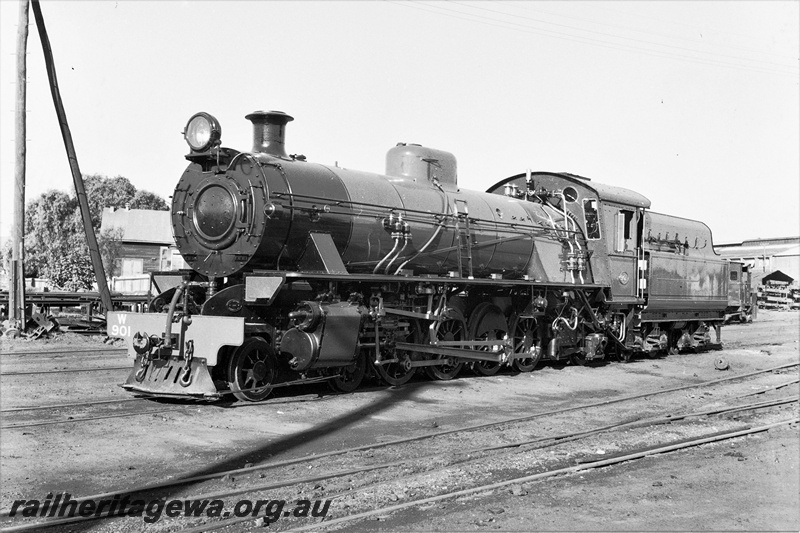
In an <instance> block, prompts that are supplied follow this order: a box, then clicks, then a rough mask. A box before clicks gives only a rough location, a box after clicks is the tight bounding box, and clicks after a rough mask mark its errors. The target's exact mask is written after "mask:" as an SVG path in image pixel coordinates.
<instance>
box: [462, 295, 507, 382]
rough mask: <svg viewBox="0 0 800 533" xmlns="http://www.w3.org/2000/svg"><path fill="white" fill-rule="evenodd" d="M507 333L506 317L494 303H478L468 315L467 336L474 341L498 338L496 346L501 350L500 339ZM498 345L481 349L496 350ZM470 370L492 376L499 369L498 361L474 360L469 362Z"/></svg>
mask: <svg viewBox="0 0 800 533" xmlns="http://www.w3.org/2000/svg"><path fill="white" fill-rule="evenodd" d="M507 334H508V326H507V325H506V317H505V316H503V312H502V311H501V310H500V308H499V307H497V306H496V305H494V304H490V303H488V302H483V303H481V304H479V305H478V306H477V307H476V308H475V310H474V311H472V314H471V315H470V317H469V337H470V338H471V339H473V340H476V341H485V340H499V341H501V342H500V343H498V347H499V348H500V350H502V341H503V339H504V338H505V336H506V335H507ZM498 347H490V346H484V347H482V348H480V349H481V350H482V351H487V352H490V351H497V348H498ZM493 348H494V349H493ZM470 367H471V368H472V371H473V372H475V373H476V374H477V375H479V376H494V375H495V374H497V373H498V372H499V371H500V363H499V362H492V361H475V362H474V363H471V364H470Z"/></svg>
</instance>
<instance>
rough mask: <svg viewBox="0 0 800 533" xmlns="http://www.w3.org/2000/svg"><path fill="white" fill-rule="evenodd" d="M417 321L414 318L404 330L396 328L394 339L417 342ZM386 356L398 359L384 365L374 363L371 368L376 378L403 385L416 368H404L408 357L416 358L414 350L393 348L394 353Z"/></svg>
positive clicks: (418, 329) (387, 382)
mask: <svg viewBox="0 0 800 533" xmlns="http://www.w3.org/2000/svg"><path fill="white" fill-rule="evenodd" d="M420 336H421V335H420V328H419V323H418V322H417V321H416V320H412V321H410V323H409V325H408V328H407V329H406V330H398V332H397V333H396V334H395V337H394V338H395V341H398V342H410V343H412V344H417V343H419V340H420ZM388 357H390V358H392V359H394V358H395V357H396V358H397V359H398V362H396V363H388V364H385V365H375V364H373V366H372V368H373V369H374V370H375V373H376V374H377V375H378V378H379V379H380V380H381V381H382V382H383V383H385V384H386V385H391V386H393V387H397V386H399V385H404V384H405V383H408V381H409V380H410V379H411V378H412V377H413V376H414V372H415V371H416V368H406V365H405V362H406V361H408V360H409V359H416V352H409V351H406V350H395V352H394V355H389V356H388Z"/></svg>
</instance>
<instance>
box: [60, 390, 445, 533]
mask: <svg viewBox="0 0 800 533" xmlns="http://www.w3.org/2000/svg"><path fill="white" fill-rule="evenodd" d="M434 384H435V382H430V381H422V380H421V381H416V382H410V383H407V384H405V385H403V386H400V387H376V389H377V390H378V391H379V392H382V393H383V394H381V397H380V398H378V399H376V400H375V401H374V402H371V403H369V404H368V405H365V406H363V407H360V408H357V409H354V410H351V411H349V412H346V413H344V414H342V415H340V416H337V417H335V418H331V419H328V420H326V421H324V422H323V423H321V424H318V425H316V426H314V427H312V428H309V429H306V430H303V431H298V432H296V433H293V434H291V435H286V436H283V437H278V438H276V439H274V440H270V442H268V443H264V444H263V445H260V446H256V447H253V448H250V449H248V450H246V451H244V452H241V453H236V454H232V455H230V456H228V457H227V458H225V459H223V460H220V461H214V462H213V464H209V465H208V466H206V467H203V468H199V469H195V470H191V471H188V472H184V473H182V474H179V475H177V476H175V477H173V478H171V479H170V481H171V482H172V481H175V482H180V481H181V480H184V479H186V480H188V479H192V478H196V477H200V476H206V475H212V474H217V473H220V472H224V471H227V470H236V469H239V468H242V467H243V466H244V465H245V464H247V463H252V464H253V465H258V464H260V463H261V462H262V461H265V460H267V459H274V458H276V457H278V456H280V455H283V454H286V453H287V452H290V451H292V450H294V449H296V448H299V447H303V448H308V446H309V444H310V443H314V442H317V441H320V440H321V439H324V438H325V437H327V436H330V435H331V434H334V433H339V434H341V432H342V431H343V430H346V429H347V428H348V427H350V426H353V425H355V424H357V423H359V422H363V421H364V420H366V419H367V418H369V417H371V416H374V415H377V414H380V413H382V412H384V411H387V410H388V409H390V408H392V407H394V406H396V405H397V403H398V402H402V401H411V402H415V403H431V402H430V401H428V400H423V399H419V398H416V396H417V394H419V393H420V392H422V391H423V390H424V389H426V388H428V387H429V386H431V385H434ZM449 386H456V387H458V386H459V385H458V384H457V382H455V381H454V382H452V383H451V384H450V385H449ZM363 392H368V391H367V390H364V391H363ZM330 394H331V395H337V394H335V393H332V392H331V393H330ZM351 394H353V393H351ZM162 401H164V400H162ZM245 405H247V404H245ZM249 405H253V406H254V407H255V406H258V405H260V406H261V407H262V408H268V407H269V404H268V403H267V404H249ZM254 421H255V419H254ZM256 423H258V422H256ZM363 444H367V443H366V442H365V443H363ZM375 444H377V441H376V442H375ZM209 455H210V454H209ZM234 475H235V473H234ZM205 482H206V481H189V482H187V483H183V484H178V485H175V486H172V487H165V488H148V487H145V488H143V489H141V490H137V491H131V492H129V491H125V490H120V491H117V492H115V494H119V495H120V496H121V497H125V496H129V497H130V499H131V500H137V499H142V500H144V501H150V500H154V499H167V500H169V499H171V498H173V497H177V496H181V497H184V498H185V497H186V496H185V495H186V494H187V492H189V490H190V489H191V488H192V487H194V486H197V485H201V484H203V483H205ZM157 483H159V481H154V482H153V484H157ZM96 526H97V523H96V522H95V523H91V522H87V523H82V524H73V525H71V526H70V530H71V531H89V530H91V529H93V528H94V527H96Z"/></svg>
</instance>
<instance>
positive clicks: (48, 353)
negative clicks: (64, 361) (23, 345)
mask: <svg viewBox="0 0 800 533" xmlns="http://www.w3.org/2000/svg"><path fill="white" fill-rule="evenodd" d="M125 352H127V348H118V347H117V348H115V347H110V346H109V347H100V348H74V349H73V348H65V347H59V348H53V349H47V350H15V351H0V356H2V357H3V361H4V364H5V363H6V362H7V360H8V359H7V358H8V357H19V356H26V357H31V356H32V357H50V358H59V357H76V356H77V357H80V356H85V355H86V354H89V355H108V354H123V353H125Z"/></svg>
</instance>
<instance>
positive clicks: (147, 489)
mask: <svg viewBox="0 0 800 533" xmlns="http://www.w3.org/2000/svg"><path fill="white" fill-rule="evenodd" d="M798 365H800V363H789V364H785V365H779V366H776V367H771V368H768V369H763V370H758V371H754V372H749V373H746V374H739V375H736V376H730V377H726V378H720V379H717V380H712V381H707V382H701V383H694V384H690V385H684V386H680V387H674V388H671V389H664V390H661V391H654V392H648V393H642V394H636V395H630V396H626V397H621V398H616V399H611V400H604V401H602V402H596V403H592V404H583V405H580V406H573V407H567V408H562V409H557V410H553V411H547V412H543V413H537V414H534V415H526V416H524V417H518V418H511V419H506V420H502V421H499V422H490V423H485V424H478V425H474V426H467V427H463V428H455V429H451V430H444V431H439V432H436V433H429V434H425V435H418V436H414V437H406V438H402V439H396V440H392V441H386V442H381V443H373V444H366V445H362V446H356V447H352V448H347V449H341V450H334V451H331V452H326V453H321V454H317V455H313V456H303V457H299V458H296V459H287V460H284V461H279V462H275V463H269V464H264V465H255V466H252V467H245V468H237V469H233V470H225V471H221V472H217V473H213V474H204V475H201V476H193V477H188V478H184V479H174V480H170V481H163V482H158V483H152V484H148V485H140V486H138V487H132V488H130V489H127V490H117V491H111V492H105V493H100V494H94V495H90V496H83V497H81V498H77V501H78V502H81V501H85V500H89V499H92V500H101V499H107V498H111V497H113V496H116V495H120V494H135V493H146V492H152V491H155V490H158V489H164V488H168V487H175V486H181V485H187V484H190V483H196V482H200V481H207V480H210V479H215V478H221V477H224V476H225V475H229V474H233V475H242V474H248V473H251V472H255V471H259V470H267V469H272V468H279V467H283V466H290V465H293V464H299V463H304V462H310V461H315V460H318V459H323V458H327V457H332V456H336V455H344V454H347V453H351V452H357V451H364V450H369V449H376V448H383V447H388V446H393V445H398V444H404V443H408V442H414V441H419V440H424V439H428V438H435V437H438V436H443V435H449V434H453V433H460V432H467V431H475V430H478V429H484V428H489V427H493V426H500V425H503V424H509V423H515V422H524V421H527V420H532V419H535V418H540V417H544V416H549V415H553V414H561V413H565V412H570V411H575V410H580V409H585V408H591V407H601V406H605V405H609V404H613V403H620V402H623V401H627V400H632V399H639V398H643V397H648V396H654V395H659V394H663V393H669V392H675V391H679V390H685V389H689V388H696V387H701V386H705V385H709V384H716V383H720V382H726V381H733V380H736V379H741V378H745V377H749V376H753V375H758V374H763V373H767V372H773V371H775V370H780V369H783V368H788V367H792V366H798ZM761 403H763V402H759V404H761ZM685 416H691V414H686V415H685ZM698 416H700V415H698ZM677 419H678V418H677V415H676V416H673V417H672V418H669V419H665V423H667V422H672V421H674V420H677ZM644 422H645V421H643V420H639V419H637V420H633V421H627V422H621V423H617V424H612V425H609V426H603V427H601V428H595V429H592V430H586V431H583V432H575V433H571V434H566V435H560V436H555V437H544V438H539V439H534V440H533V441H530V442H525V441H524V442H519V443H511V444H504V445H500V446H496V447H493V448H492V449H500V448H513V447H519V446H523V445H525V444H532V443H535V442H538V441H542V440H552V439H557V440H560V441H562V442H563V441H564V439H567V438H569V437H574V436H575V435H581V436H585V435H584V434H586V435H588V434H593V433H596V432H600V431H607V430H608V429H611V428H615V427H619V426H621V425H623V424H624V425H632V424H642V423H644ZM472 453H474V451H472ZM407 461H409V459H406V460H403V461H400V463H402V462H407ZM390 466H392V464H390V465H388V466H386V465H376V466H371V467H364V468H367V469H370V470H376V469H379V468H388V467H390ZM359 471H360V470H359ZM351 472H352V471H351ZM341 475H347V472H345V473H343V474H341ZM330 477H331V476H330V475H327V476H325V477H321V478H319V479H316V476H315V478H314V479H313V481H318V480H320V479H327V478H330ZM308 481H312V479H309V480H308ZM298 482H299V481H297V480H295V481H294V482H293V483H295V484H296V483H298ZM263 488H264V487H256V488H248V489H246V491H252V490H262V489H263ZM269 488H275V487H269ZM3 514H5V515H8V510H7V509H6V510H0V516H3ZM91 518H101V517H91ZM39 525H44V524H39Z"/></svg>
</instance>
